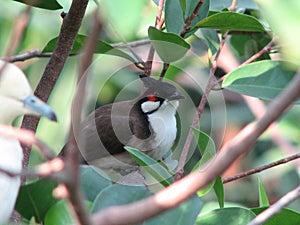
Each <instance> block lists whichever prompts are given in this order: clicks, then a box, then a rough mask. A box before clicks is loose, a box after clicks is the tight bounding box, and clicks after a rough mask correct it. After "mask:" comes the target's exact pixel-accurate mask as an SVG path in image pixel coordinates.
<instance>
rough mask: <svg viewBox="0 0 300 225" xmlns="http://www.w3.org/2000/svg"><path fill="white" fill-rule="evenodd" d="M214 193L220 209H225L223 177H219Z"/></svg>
mask: <svg viewBox="0 0 300 225" xmlns="http://www.w3.org/2000/svg"><path fill="white" fill-rule="evenodd" d="M214 191H215V193H216V196H217V199H218V203H219V206H220V208H224V202H225V193H224V185H223V181H222V178H221V176H218V178H217V179H216V181H215V184H214Z"/></svg>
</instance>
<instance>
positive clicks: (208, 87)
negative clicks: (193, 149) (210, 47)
mask: <svg viewBox="0 0 300 225" xmlns="http://www.w3.org/2000/svg"><path fill="white" fill-rule="evenodd" d="M226 36H227V35H224V36H223V37H222V40H221V42H220V46H219V49H218V51H217V53H216V56H215V58H214V60H213V63H212V66H211V69H210V73H209V78H208V82H207V85H206V88H205V91H204V93H203V96H202V98H201V101H200V103H199V105H198V108H197V112H196V115H195V117H194V120H193V123H192V127H196V126H197V125H198V123H199V120H200V117H201V114H202V113H203V111H204V108H205V104H206V102H207V98H208V95H209V93H210V91H211V90H212V88H213V87H214V86H215V76H214V74H215V72H216V69H217V61H218V58H219V56H220V53H221V51H222V48H223V46H224V44H225V40H226ZM193 136H194V134H193V130H192V128H190V129H189V132H188V136H187V138H186V141H185V144H184V146H183V150H182V153H181V155H180V159H179V162H178V167H177V171H176V175H175V180H178V179H180V178H181V177H182V176H183V174H184V170H183V168H184V165H185V161H186V158H187V155H188V152H189V148H190V145H191V142H192V140H193Z"/></svg>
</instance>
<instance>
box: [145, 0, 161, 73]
mask: <svg viewBox="0 0 300 225" xmlns="http://www.w3.org/2000/svg"><path fill="white" fill-rule="evenodd" d="M164 4H165V1H164V0H159V3H158V10H157V14H156V18H155V27H156V28H157V29H159V30H160V29H161V28H162V25H163V23H161V17H162V10H163V6H164ZM154 53H155V50H154V47H153V45H150V48H149V52H148V57H147V61H146V62H145V63H144V67H145V71H144V74H145V75H146V76H150V75H151V70H152V63H153V58H154Z"/></svg>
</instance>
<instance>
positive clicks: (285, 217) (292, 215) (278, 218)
mask: <svg viewBox="0 0 300 225" xmlns="http://www.w3.org/2000/svg"><path fill="white" fill-rule="evenodd" d="M266 209H267V207H260V208H253V209H251V211H252V212H254V213H255V214H256V215H258V214H259V213H261V212H262V211H264V210H266ZM299 221H300V214H299V213H298V212H295V211H293V210H291V209H287V208H283V209H281V210H280V212H279V213H277V214H275V215H274V216H272V217H271V218H270V219H268V220H267V221H266V222H264V225H278V224H284V225H296V224H299Z"/></svg>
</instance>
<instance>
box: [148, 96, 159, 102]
mask: <svg viewBox="0 0 300 225" xmlns="http://www.w3.org/2000/svg"><path fill="white" fill-rule="evenodd" d="M147 98H148V100H149V101H151V102H155V101H156V100H157V98H156V97H155V96H154V95H148V96H147Z"/></svg>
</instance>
